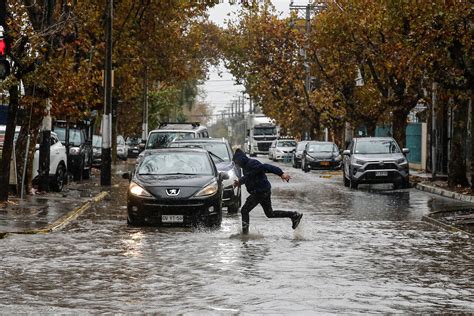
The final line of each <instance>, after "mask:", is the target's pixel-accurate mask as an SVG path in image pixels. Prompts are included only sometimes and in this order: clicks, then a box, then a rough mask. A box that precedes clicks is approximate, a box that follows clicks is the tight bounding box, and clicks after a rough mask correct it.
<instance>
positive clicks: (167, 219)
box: [161, 215, 183, 223]
mask: <svg viewBox="0 0 474 316" xmlns="http://www.w3.org/2000/svg"><path fill="white" fill-rule="evenodd" d="M161 222H162V223H182V222H183V215H161Z"/></svg>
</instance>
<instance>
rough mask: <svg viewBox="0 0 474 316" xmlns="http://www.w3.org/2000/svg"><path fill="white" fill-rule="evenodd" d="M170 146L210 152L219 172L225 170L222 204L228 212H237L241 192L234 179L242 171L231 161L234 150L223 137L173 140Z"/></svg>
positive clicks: (237, 177)
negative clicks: (201, 149)
mask: <svg viewBox="0 0 474 316" xmlns="http://www.w3.org/2000/svg"><path fill="white" fill-rule="evenodd" d="M169 146H170V147H190V148H203V149H205V150H207V151H209V152H210V153H211V157H212V159H213V160H214V163H215V164H216V167H217V170H218V171H219V172H225V173H227V175H228V176H229V179H227V180H224V181H223V186H224V197H223V202H224V206H225V207H227V212H228V213H237V212H238V211H239V208H240V205H241V204H242V192H241V189H240V187H237V188H234V186H233V184H234V180H238V179H239V178H240V177H241V175H242V171H241V169H240V168H239V167H237V165H236V164H235V163H234V162H233V161H232V156H233V155H234V152H233V151H232V148H231V146H230V144H229V142H228V141H227V140H226V139H225V138H196V139H188V140H175V141H174V142H171V143H170V145H169Z"/></svg>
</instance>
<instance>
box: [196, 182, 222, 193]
mask: <svg viewBox="0 0 474 316" xmlns="http://www.w3.org/2000/svg"><path fill="white" fill-rule="evenodd" d="M218 188H219V186H218V185H217V181H214V182H212V183H210V184H208V185H206V186H205V187H204V188H202V189H201V190H199V192H198V193H196V196H210V195H214V194H216V192H217V189H218Z"/></svg>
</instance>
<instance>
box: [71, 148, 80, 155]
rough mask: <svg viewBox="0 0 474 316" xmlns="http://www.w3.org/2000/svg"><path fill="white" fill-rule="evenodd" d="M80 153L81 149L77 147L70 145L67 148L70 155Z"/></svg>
mask: <svg viewBox="0 0 474 316" xmlns="http://www.w3.org/2000/svg"><path fill="white" fill-rule="evenodd" d="M80 153H81V149H80V148H79V147H71V148H69V154H70V155H79V154H80Z"/></svg>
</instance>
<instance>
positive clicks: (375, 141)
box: [342, 137, 410, 189]
mask: <svg viewBox="0 0 474 316" xmlns="http://www.w3.org/2000/svg"><path fill="white" fill-rule="evenodd" d="M409 152H410V150H409V149H408V148H403V150H400V147H399V146H398V144H397V142H396V141H395V140H394V139H393V138H391V137H364V138H354V139H353V140H352V141H351V143H350V144H349V147H348V148H347V149H346V150H344V152H343V156H344V157H343V167H342V170H343V178H344V186H346V187H349V186H350V187H351V188H353V189H357V187H358V185H359V184H361V183H393V186H394V188H395V189H397V188H407V187H409V184H410V183H409V171H408V169H409V168H408V160H407V159H406V157H405V155H406V154H408V153H409Z"/></svg>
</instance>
